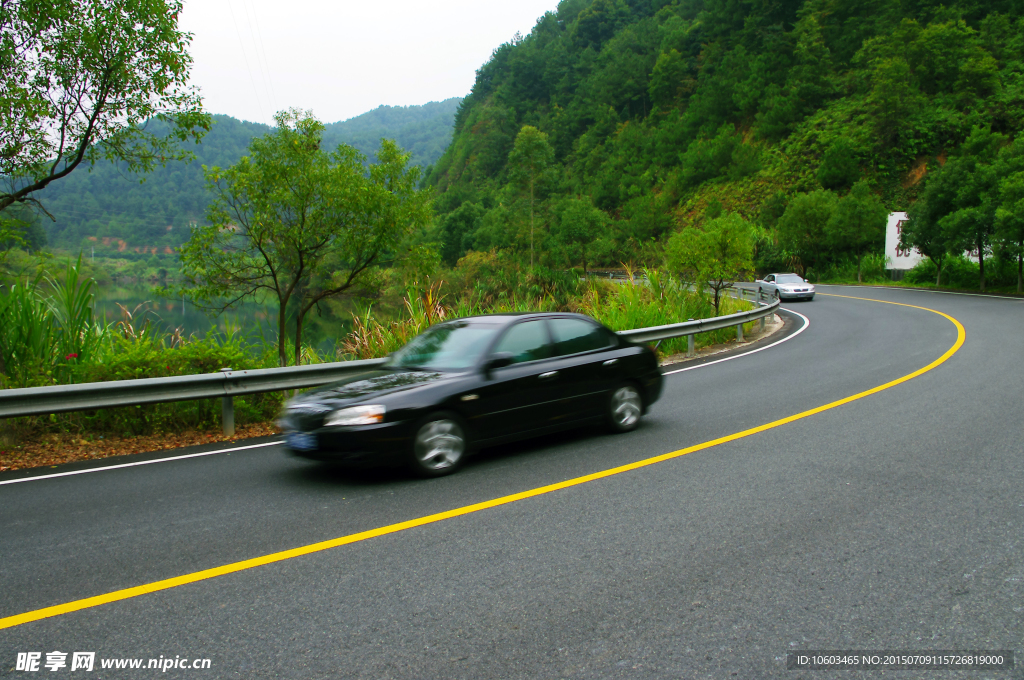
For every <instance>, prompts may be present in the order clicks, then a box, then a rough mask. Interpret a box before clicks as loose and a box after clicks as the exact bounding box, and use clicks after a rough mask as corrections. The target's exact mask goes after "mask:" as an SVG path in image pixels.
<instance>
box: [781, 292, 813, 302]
mask: <svg viewBox="0 0 1024 680" xmlns="http://www.w3.org/2000/svg"><path fill="white" fill-rule="evenodd" d="M779 299H780V300H813V299H814V291H813V290H806V291H800V292H793V293H783V292H782V291H781V290H780V291H779Z"/></svg>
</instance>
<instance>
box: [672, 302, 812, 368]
mask: <svg viewBox="0 0 1024 680" xmlns="http://www.w3.org/2000/svg"><path fill="white" fill-rule="evenodd" d="M779 309H783V308H782V307H779ZM783 311H786V312H789V313H790V314H796V315H797V316H799V317H800V318H801V319H803V320H804V325H803V326H801V327H800V330H798V331H797V332H796V333H793V334H791V335H787V336H786V337H784V338H783V339H782V340H776V341H775V342H773V343H772V344H770V345H765V346H764V347H758V348H757V349H752V350H750V351H749V352H743V353H741V354H734V355H732V356H731V357H726V358H724V359H716V360H715V361H707V362H704V363H703V364H697V365H696V366H690V367H689V368H677V369H676V370H674V371H668V372H667V373H662V375H672V374H673V373H682V372H683V371H693V370H696V369H698V368H704V367H705V366H711V365H713V364H720V363H722V362H723V361H732V360H733V359H742V358H743V357H746V356H750V355H751V354H757V353H758V352H763V351H765V350H766V349H771V348H772V347H775V346H776V345H781V344H782V343H784V342H787V341H789V340H792V339H793V338H795V337H796V336H798V335H800V334H801V333H803V332H804V331H805V330H807V327H808V326H810V325H811V320H810V319H808V318H807V317H806V316H804V315H803V314H801V313H800V312H794V311H793V310H792V309H783Z"/></svg>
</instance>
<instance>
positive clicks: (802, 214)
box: [778, 189, 837, 278]
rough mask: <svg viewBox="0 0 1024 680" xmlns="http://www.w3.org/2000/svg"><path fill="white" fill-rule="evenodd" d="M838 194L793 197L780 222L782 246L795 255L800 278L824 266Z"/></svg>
mask: <svg viewBox="0 0 1024 680" xmlns="http://www.w3.org/2000/svg"><path fill="white" fill-rule="evenodd" d="M836 203H837V198H836V195H835V194H834V193H832V192H831V191H827V190H825V189H819V190H817V191H812V192H810V193H806V194H798V195H796V196H794V197H793V200H791V201H790V202H789V205H788V206H787V207H786V211H785V212H784V213H783V214H782V217H780V218H779V222H778V235H779V243H780V244H781V245H782V246H783V247H784V248H785V249H786V250H788V251H789V252H790V253H793V255H794V257H795V260H794V263H795V264H796V265H797V266H798V268H799V270H800V275H801V276H802V277H804V278H807V271H808V270H809V269H811V268H814V267H817V266H818V265H820V264H821V256H822V252H823V251H824V249H825V242H826V241H825V238H826V237H825V229H826V226H827V225H828V223H829V221H830V220H832V214H833V213H834V212H835V209H836Z"/></svg>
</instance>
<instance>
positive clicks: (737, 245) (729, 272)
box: [665, 213, 754, 316]
mask: <svg viewBox="0 0 1024 680" xmlns="http://www.w3.org/2000/svg"><path fill="white" fill-rule="evenodd" d="M753 256H754V229H753V226H752V225H751V224H750V223H749V222H747V221H746V220H745V219H743V218H742V217H740V216H739V215H737V214H736V213H727V214H725V215H723V216H722V217H717V218H715V219H713V220H710V221H708V222H706V223H705V224H704V226H703V228H701V229H698V228H696V227H687V228H686V229H683V230H682V231H680V232H677V233H675V234H673V235H672V237H671V238H670V239H669V240H668V245H667V246H666V248H665V261H666V263H667V264H668V266H669V267H670V268H671V269H672V270H674V271H676V272H679V273H680V274H681V275H682V276H683V278H684V280H688V281H693V282H695V283H698V284H700V285H707V287H708V288H710V289H711V291H712V293H713V300H714V305H715V315H716V316H717V315H718V313H719V308H720V305H721V298H722V291H724V290H727V289H729V288H731V287H732V285H733V283H734V282H735V281H736V280H737V279H739V278H740V277H741V276H743V275H744V274H746V273H747V272H750V271H751V270H752V269H753V268H754V265H753Z"/></svg>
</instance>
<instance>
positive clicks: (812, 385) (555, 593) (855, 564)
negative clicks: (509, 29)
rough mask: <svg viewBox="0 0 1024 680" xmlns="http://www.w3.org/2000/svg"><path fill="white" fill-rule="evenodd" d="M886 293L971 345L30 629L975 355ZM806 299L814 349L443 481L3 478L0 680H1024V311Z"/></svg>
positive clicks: (995, 303)
mask: <svg viewBox="0 0 1024 680" xmlns="http://www.w3.org/2000/svg"><path fill="white" fill-rule="evenodd" d="M821 293H825V294H832V295H822V294H821ZM837 296H854V297H860V298H874V299H875V300H877V301H871V300H863V299H852V298H851V297H837ZM879 301H889V302H899V303H903V304H904V305H917V306H922V307H927V308H929V309H932V310H937V311H941V312H944V313H945V314H948V315H950V316H951V317H954V318H955V319H956V320H958V321H959V322H960V323H962V324H963V327H964V328H965V330H966V342H964V344H963V346H962V347H961V348H960V349H959V350H958V351H956V352H955V353H953V354H952V356H949V357H948V359H947V360H946V361H944V362H943V363H941V365H938V366H935V367H934V368H933V369H932V370H929V371H928V372H925V373H923V374H921V375H918V376H917V377H914V378H912V379H910V380H908V381H905V382H902V383H899V384H896V385H894V386H891V387H889V388H887V389H884V390H882V391H879V392H877V393H873V394H870V395H866V396H863V397H862V398H859V399H857V400H855V401H852V402H850V403H846V404H843V405H840V406H837V407H834V408H830V409H827V410H823V411H820V412H815V413H812V414H810V415H807V416H806V417H803V418H801V419H799V420H795V421H793V422H788V423H784V424H779V425H778V426H774V427H771V428H768V429H762V430H760V431H755V432H752V433H748V434H747V435H745V436H742V437H740V438H735V439H732V440H731V441H725V442H722V443H719V444H717V445H713V446H709V447H704V448H699V450H695V451H693V452H691V453H687V454H685V455H677V456H675V457H671V458H669V459H667V460H663V461H661V462H654V463H652V464H649V465H645V466H642V467H638V468H636V469H630V470H625V471H621V472H619V473H617V474H613V475H609V476H604V477H600V476H599V477H598V478H596V479H593V480H591V481H584V482H583V483H578V484H574V485H571V486H568V487H567V488H561V489H557V490H552V491H549V492H546V493H541V494H538V495H529V494H527V496H528V497H525V498H522V499H519V500H514V501H512V502H504V503H502V504H500V505H494V506H493V507H484V508H481V509H477V510H476V511H472V512H468V511H467V512H465V513H464V514H459V515H458V516H454V517H449V518H441V519H437V518H434V519H435V520H436V521H431V522H430V523H426V524H423V525H421V526H414V527H411V528H405V529H402V528H399V530H393V531H392V530H389V531H390V533H386V534H384V535H379V536H371V537H369V538H366V539H365V540H359V541H357V542H352V543H349V544H346V545H341V546H339V547H332V548H330V549H326V550H319V551H317V552H312V553H310V554H305V555H300V556H296V557H292V558H289V559H282V560H280V561H276V562H273V563H270V564H264V565H262V566H254V567H252V568H247V569H243V570H240V571H235V572H233V573H226V574H223V575H216V576H212V577H210V578H204V579H202V580H197V581H195V582H192V583H186V584H183V585H179V586H176V587H171V588H167V589H163V590H160V591H159V592H150V593H146V594H141V595H138V596H134V597H127V598H126V599H120V600H119V601H114V602H109V603H106V604H99V605H97V606H91V607H87V608H83V609H81V610H79V611H70V612H68V613H63V614H60V615H57V616H52V617H48V618H42V619H40V620H34V621H29V622H26V623H21V624H19V625H13V624H17V623H18V620H15V619H12V618H10V617H15V616H17V615H21V614H24V613H26V612H32V611H35V610H40V609H43V608H46V607H53V606H58V605H63V604H66V603H71V602H75V601H78V600H81V599H83V598H89V597H92V596H97V595H102V594H104V593H111V592H116V591H121V590H123V589H127V588H132V587H135V586H140V585H144V584H149V583H153V582H157V581H161V580H164V579H170V578H174V577H179V576H183V575H188V574H194V573H195V572H199V571H202V570H206V569H214V568H217V567H220V566H222V565H230V564H233V563H237V562H239V561H243V560H249V559H252V558H257V557H260V556H263V555H270V554H273V553H277V552H280V551H285V550H289V549H293V548H299V547H302V546H307V545H311V544H315V543H317V542H321V541H326V540H330V539H335V538H339V537H344V536H349V535H351V534H355V533H358V532H366V531H370V530H374V529H377V528H380V527H387V526H388V525H392V524H395V523H400V522H404V521H407V520H412V519H416V518H421V517H426V516H430V515H432V514H434V513H440V512H443V511H448V510H452V509H456V508H464V507H465V506H468V505H471V504H475V503H484V502H486V501H490V500H492V499H496V498H501V497H505V496H507V495H509V494H516V493H520V492H528V491H530V490H533V489H537V488H539V487H544V486H545V485H551V484H554V483H558V482H563V481H565V480H571V479H575V478H578V477H580V476H582V475H588V474H591V473H599V472H601V471H604V470H609V469H612V468H616V467H617V466H623V465H627V464H629V463H633V462H636V461H642V460H646V459H650V458H651V457H653V456H659V455H661V454H666V453H671V452H679V451H682V450H686V449H687V448H688V447H693V446H694V445H698V444H701V443H704V442H710V441H713V440H715V439H718V438H722V437H727V436H729V435H733V434H735V433H739V432H742V431H745V430H749V429H751V428H758V426H762V425H765V424H769V423H774V422H775V421H778V420H780V419H784V418H786V417H788V416H792V415H794V414H798V413H803V412H807V411H811V410H814V409H817V408H819V407H821V406H824V405H826V404H830V403H832V402H835V401H836V400H839V399H843V398H845V397H849V396H851V395H855V394H859V393H862V392H864V391H867V390H871V389H872V388H876V387H878V386H880V385H883V384H886V383H889V382H890V381H893V380H895V379H897V378H900V377H902V376H906V375H908V374H912V373H914V372H915V371H918V370H919V369H921V368H923V367H925V366H928V365H929V364H931V363H932V362H934V361H936V360H937V359H939V358H940V357H942V356H943V355H944V354H945V353H947V352H948V351H949V350H950V349H951V348H952V347H954V345H955V344H956V343H957V340H958V330H957V327H956V326H955V324H954V323H953V322H952V321H951V320H949V319H947V318H944V317H943V316H941V315H939V314H936V313H934V312H932V311H927V310H924V309H917V308H913V307H907V306H901V305H893V304H885V303H884V302H879ZM787 307H788V308H790V309H792V310H794V311H796V312H799V313H800V314H803V315H804V316H806V317H807V318H808V319H809V321H810V325H809V327H808V328H807V329H806V330H805V331H804V332H803V333H801V334H800V335H798V336H795V337H793V338H792V339H790V340H789V341H786V342H783V343H781V344H779V345H777V346H775V347H772V348H770V349H767V350H765V351H762V352H760V353H758V354H754V355H751V356H747V357H741V358H737V359H735V360H730V361H725V362H721V363H716V364H711V365H707V366H704V367H702V368H700V369H697V370H691V371H685V372H681V373H676V374H673V375H669V376H667V377H666V385H665V392H664V396H663V398H662V400H661V401H660V402H658V403H657V404H656V405H655V407H654V408H653V411H652V413H651V414H650V415H649V416H648V417H647V418H646V419H645V421H644V423H643V425H642V427H641V428H640V429H639V430H638V431H636V432H635V433H632V434H629V435H624V436H609V435H603V434H599V433H589V432H574V433H569V434H565V435H560V436H558V437H554V438H549V439H548V440H546V441H540V442H532V443H526V444H520V445H515V446H507V447H503V448H500V449H494V450H489V451H486V452H484V454H483V455H481V456H479V457H477V458H476V459H474V460H473V462H472V463H471V464H470V465H468V466H467V467H466V468H465V469H464V470H463V471H462V472H460V473H459V474H457V475H454V476H451V477H447V478H442V479H439V480H433V481H413V480H408V479H396V478H395V477H394V476H389V475H385V474H344V473H339V472H335V471H332V470H330V469H328V468H324V467H322V466H320V465H317V464H315V463H309V462H305V461H299V460H295V459H290V458H288V457H286V456H284V455H283V454H282V452H281V450H280V449H279V447H277V446H262V447H258V448H252V449H245V450H238V451H234V452H231V453H219V454H216V455H210V456H204V457H195V458H189V459H183V460H178V461H172V462H163V463H156V464H151V465H142V466H137V467H128V468H123V469H116V470H106V471H99V472H95V473H89V474H83V475H77V476H67V477H60V478H50V479H36V480H32V481H25V482H18V483H13V484H3V482H5V481H11V480H13V479H20V478H21V477H17V476H16V474H11V473H7V474H5V475H0V556H2V563H0V564H2V566H0V583H2V588H0V628H2V629H0V677H36V676H38V675H40V673H22V672H18V671H16V670H15V658H16V655H17V653H18V652H31V651H38V652H43V653H44V655H43V660H44V661H45V652H50V651H53V650H60V651H64V652H74V651H93V652H96V654H97V658H98V659H100V658H130V657H134V658H143V659H148V658H158V657H160V656H163V657H165V658H174V657H175V656H181V657H187V658H190V659H192V658H209V659H210V660H211V668H210V669H208V670H187V671H186V670H175V669H171V670H169V671H168V672H166V673H160V672H159V671H156V670H141V671H128V670H102V669H100V668H98V662H97V668H96V670H94V671H93V673H92V674H87V676H88V677H110V678H115V677H153V676H154V674H160V675H161V676H164V677H209V678H348V677H352V678H618V677H622V678H729V677H739V678H763V677H769V676H785V677H788V678H812V677H813V678H816V679H821V678H830V677H848V673H844V672H841V671H836V672H831V671H797V670H792V671H787V670H786V654H787V652H790V651H799V650H842V649H861V650H866V649H869V650H885V649H891V650H947V649H980V650H983V649H988V650H996V649H1011V650H1015V651H1016V654H1017V657H1018V659H1017V668H1016V669H1014V670H1008V671H989V672H953V673H946V672H941V674H942V675H943V677H947V676H948V677H979V678H990V677H991V678H1007V677H1012V678H1024V644H1022V641H1024V623H1022V622H1024V451H1022V450H1024V446H1022V438H1024V432H1022V424H1021V394H1022V387H1024V363H1022V361H1021V358H1022V356H1024V354H1022V349H1024V334H1022V332H1021V331H1022V329H1024V324H1022V316H1024V301H1018V300H1006V299H995V298H985V297H972V296H958V295H947V294H932V293H924V292H914V291H901V290H890V289H871V288H840V287H830V286H820V287H819V296H818V298H817V299H815V301H814V302H812V303H809V304H806V303H805V304H793V305H787ZM790 318H791V320H792V322H793V323H794V324H795V325H796V326H800V325H801V324H802V323H803V321H801V320H800V319H799V318H797V317H796V316H793V315H791V316H790ZM151 457H152V456H151ZM142 458H145V457H142ZM47 472H51V473H52V472H60V470H48V471H47ZM30 618H31V617H30ZM70 658H71V657H70V655H69V657H68V668H64V669H62V670H61V671H60V672H63V673H66V672H69V668H70ZM77 672H78V671H76V673H77ZM41 673H43V674H45V675H46V676H47V677H59V675H58V673H52V674H51V672H49V671H46V670H45V669H44V670H42V671H41ZM73 675H74V674H73ZM935 675H936V671H901V672H900V677H906V678H931V677H935Z"/></svg>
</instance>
